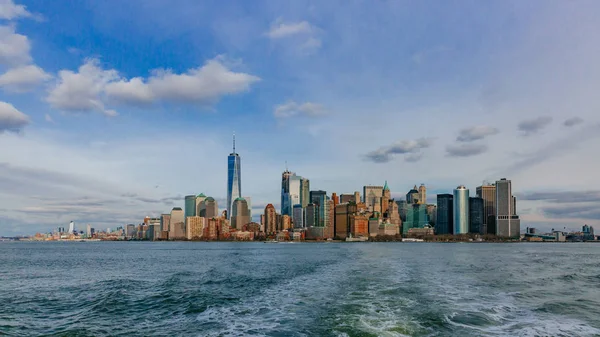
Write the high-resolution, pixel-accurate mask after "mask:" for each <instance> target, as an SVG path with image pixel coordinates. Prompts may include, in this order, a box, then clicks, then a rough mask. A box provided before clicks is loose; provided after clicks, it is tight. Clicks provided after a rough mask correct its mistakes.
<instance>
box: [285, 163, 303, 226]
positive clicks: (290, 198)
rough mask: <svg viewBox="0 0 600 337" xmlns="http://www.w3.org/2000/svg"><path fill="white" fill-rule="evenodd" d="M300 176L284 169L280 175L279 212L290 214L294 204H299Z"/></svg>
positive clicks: (300, 191)
mask: <svg viewBox="0 0 600 337" xmlns="http://www.w3.org/2000/svg"><path fill="white" fill-rule="evenodd" d="M301 184H302V177H300V176H297V175H296V173H294V172H290V171H288V170H285V172H283V174H282V175H281V214H282V215H290V216H291V215H292V213H293V210H294V205H296V204H301V195H302V188H301Z"/></svg>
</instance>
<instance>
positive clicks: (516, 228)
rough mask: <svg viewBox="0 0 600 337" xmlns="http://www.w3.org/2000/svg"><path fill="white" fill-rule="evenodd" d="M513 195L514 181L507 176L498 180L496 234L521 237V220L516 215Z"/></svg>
mask: <svg viewBox="0 0 600 337" xmlns="http://www.w3.org/2000/svg"><path fill="white" fill-rule="evenodd" d="M513 203H514V199H513V196H512V183H511V181H510V180H507V179H506V178H502V179H500V180H498V181H496V221H495V225H496V235H497V236H500V237H519V236H520V235H521V220H520V219H519V216H518V215H516V214H515V213H516V211H514V210H513V208H514V204H513Z"/></svg>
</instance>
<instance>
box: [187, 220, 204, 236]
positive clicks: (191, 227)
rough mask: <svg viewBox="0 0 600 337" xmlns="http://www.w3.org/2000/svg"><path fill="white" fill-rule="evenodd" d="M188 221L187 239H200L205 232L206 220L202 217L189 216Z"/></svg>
mask: <svg viewBox="0 0 600 337" xmlns="http://www.w3.org/2000/svg"><path fill="white" fill-rule="evenodd" d="M185 220H186V229H187V233H186V237H187V239H188V240H193V239H200V238H202V234H203V232H204V222H205V220H206V219H205V218H203V217H200V216H189V217H187V218H185Z"/></svg>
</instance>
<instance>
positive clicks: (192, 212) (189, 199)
mask: <svg viewBox="0 0 600 337" xmlns="http://www.w3.org/2000/svg"><path fill="white" fill-rule="evenodd" d="M188 216H196V196H195V195H186V196H185V217H186V218H187V217H188Z"/></svg>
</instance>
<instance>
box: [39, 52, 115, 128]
mask: <svg viewBox="0 0 600 337" xmlns="http://www.w3.org/2000/svg"><path fill="white" fill-rule="evenodd" d="M58 77H59V80H58V82H57V83H56V85H55V86H54V87H53V88H52V89H50V92H49V94H48V97H47V101H48V102H49V103H50V105H52V107H54V108H56V109H60V110H62V111H67V112H88V111H98V112H101V113H103V114H105V115H107V116H114V115H116V112H115V111H114V110H108V109H105V107H104V103H103V102H102V99H101V97H100V95H101V94H102V91H103V89H104V87H105V86H106V85H107V84H108V83H109V82H110V81H114V80H116V79H118V74H117V72H116V71H115V70H103V69H101V68H100V65H99V61H98V60H96V59H89V60H87V61H86V62H85V63H84V64H83V65H82V66H81V67H79V71H78V72H73V71H71V70H61V71H59V73H58Z"/></svg>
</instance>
